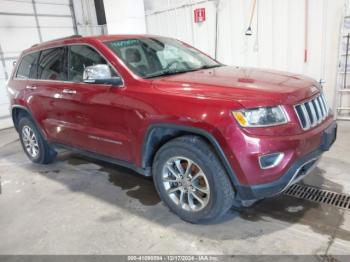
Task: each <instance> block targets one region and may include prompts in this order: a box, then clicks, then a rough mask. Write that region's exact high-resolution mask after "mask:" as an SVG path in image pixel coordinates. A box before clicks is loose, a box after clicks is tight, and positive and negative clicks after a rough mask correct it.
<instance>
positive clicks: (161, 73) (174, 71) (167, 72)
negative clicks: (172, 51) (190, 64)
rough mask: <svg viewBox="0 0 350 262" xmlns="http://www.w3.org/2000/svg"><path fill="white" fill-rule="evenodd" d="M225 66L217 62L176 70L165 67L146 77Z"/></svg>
mask: <svg viewBox="0 0 350 262" xmlns="http://www.w3.org/2000/svg"><path fill="white" fill-rule="evenodd" d="M220 66H223V65H222V64H217V65H203V66H200V67H198V68H194V69H190V70H182V71H176V70H170V69H164V70H162V71H159V72H156V73H152V74H149V75H146V76H145V78H152V77H158V76H169V75H176V74H183V73H188V72H193V71H198V70H202V69H210V68H215V67H220Z"/></svg>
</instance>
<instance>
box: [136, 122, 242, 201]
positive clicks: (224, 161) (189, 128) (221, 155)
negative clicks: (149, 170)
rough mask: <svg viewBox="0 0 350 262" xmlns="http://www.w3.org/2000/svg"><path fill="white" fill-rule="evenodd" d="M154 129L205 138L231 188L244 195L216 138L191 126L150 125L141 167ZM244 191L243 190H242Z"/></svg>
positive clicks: (145, 159) (145, 160)
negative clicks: (226, 175)
mask: <svg viewBox="0 0 350 262" xmlns="http://www.w3.org/2000/svg"><path fill="white" fill-rule="evenodd" d="M156 128H167V129H172V130H176V131H178V132H185V133H192V134H196V135H199V136H202V137H204V138H206V139H207V140H208V141H209V142H210V144H211V145H212V146H213V147H214V149H215V152H216V154H217V155H218V157H219V159H220V161H221V162H222V164H223V165H224V168H225V170H226V172H227V174H228V176H229V179H230V181H231V184H232V186H233V187H234V188H235V189H236V190H237V193H238V195H240V196H243V195H245V193H244V192H242V191H243V188H242V186H241V185H240V183H239V181H238V179H237V176H236V174H235V172H234V170H233V169H232V167H231V165H230V163H229V161H228V159H227V157H226V155H225V153H224V151H223V150H222V148H221V146H220V144H219V143H218V141H217V140H216V138H215V137H214V136H213V135H212V134H211V133H209V132H208V131H206V130H204V129H201V128H197V127H192V126H183V125H177V124H169V123H160V124H152V125H151V126H150V127H148V129H147V132H146V134H145V139H144V143H143V146H142V155H141V159H142V167H143V168H145V167H146V162H147V153H148V152H147V150H148V149H147V147H148V144H149V143H150V141H151V137H152V136H151V134H152V132H153V130H155V129H156ZM244 191H245V190H244Z"/></svg>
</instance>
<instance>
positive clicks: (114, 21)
mask: <svg viewBox="0 0 350 262" xmlns="http://www.w3.org/2000/svg"><path fill="white" fill-rule="evenodd" d="M104 6H105V13H106V20H107V28H108V33H109V34H144V33H146V22H145V10H144V2H143V0H128V1H125V0H104Z"/></svg>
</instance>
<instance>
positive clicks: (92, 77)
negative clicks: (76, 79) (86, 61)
mask: <svg viewBox="0 0 350 262" xmlns="http://www.w3.org/2000/svg"><path fill="white" fill-rule="evenodd" d="M83 81H84V83H91V84H107V85H115V86H120V85H122V84H123V81H122V79H121V77H119V76H115V77H112V72H111V69H110V68H109V66H108V65H105V64H99V65H93V66H87V67H86V68H85V69H84V74H83Z"/></svg>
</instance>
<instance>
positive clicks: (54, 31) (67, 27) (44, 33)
mask: <svg viewBox="0 0 350 262" xmlns="http://www.w3.org/2000/svg"><path fill="white" fill-rule="evenodd" d="M75 33H76V26H75V18H74V13H73V5H72V2H71V1H70V0H0V129H1V128H3V127H6V126H9V125H11V121H10V118H9V103H8V98H7V94H6V90H5V83H6V80H7V79H8V77H9V76H10V75H11V71H12V67H13V62H14V61H16V59H17V57H18V55H19V54H20V52H21V51H22V50H23V49H26V48H28V47H30V46H32V45H34V44H36V43H39V42H42V41H47V40H51V39H54V38H60V37H64V36H68V35H73V34H75Z"/></svg>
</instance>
